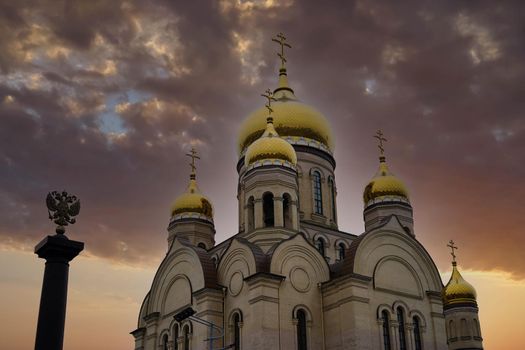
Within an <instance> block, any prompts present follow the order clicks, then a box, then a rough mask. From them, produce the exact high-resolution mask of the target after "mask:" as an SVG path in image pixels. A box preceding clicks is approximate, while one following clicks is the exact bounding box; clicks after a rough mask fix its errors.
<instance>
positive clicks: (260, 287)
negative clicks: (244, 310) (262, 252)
mask: <svg viewBox="0 0 525 350" xmlns="http://www.w3.org/2000/svg"><path fill="white" fill-rule="evenodd" d="M283 279H284V277H282V276H278V275H273V274H266V273H258V274H255V275H252V276H250V277H248V278H247V279H246V280H245V281H246V284H247V287H248V288H249V291H248V293H249V297H248V298H249V299H248V303H249V304H250V305H251V311H252V313H253V315H257V316H256V317H252V318H250V319H249V322H250V324H246V327H247V329H251V330H252V332H251V333H250V336H249V337H247V338H246V342H243V343H244V344H245V347H246V348H248V349H251V350H263V349H279V348H280V344H279V330H280V329H279V286H280V284H281V282H282V280H283ZM247 321H248V318H246V319H245V321H244V322H245V323H246V322H247Z"/></svg>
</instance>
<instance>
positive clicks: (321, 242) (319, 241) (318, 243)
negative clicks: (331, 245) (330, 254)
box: [315, 237, 325, 256]
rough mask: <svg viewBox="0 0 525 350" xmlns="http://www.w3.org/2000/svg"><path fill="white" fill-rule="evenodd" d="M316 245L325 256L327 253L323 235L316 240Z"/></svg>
mask: <svg viewBox="0 0 525 350" xmlns="http://www.w3.org/2000/svg"><path fill="white" fill-rule="evenodd" d="M315 247H316V248H317V250H318V251H319V254H321V255H322V256H324V253H325V249H324V240H323V239H322V238H321V237H318V238H317V240H316V241H315Z"/></svg>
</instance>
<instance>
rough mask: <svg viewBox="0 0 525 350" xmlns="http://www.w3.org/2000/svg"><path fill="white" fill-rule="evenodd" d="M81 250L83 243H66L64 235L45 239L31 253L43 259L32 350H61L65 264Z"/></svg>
mask: <svg viewBox="0 0 525 350" xmlns="http://www.w3.org/2000/svg"><path fill="white" fill-rule="evenodd" d="M83 249H84V243H83V242H77V241H72V240H69V239H68V238H67V237H66V236H65V235H64V234H57V235H54V236H47V237H46V238H44V239H43V240H42V241H41V242H40V243H38V245H37V246H36V247H35V254H37V255H38V257H39V258H42V259H46V267H45V271H44V282H43V284H42V294H41V296H40V309H39V312H38V325H37V330H36V341H35V350H47V349H54V350H55V349H56V350H61V349H62V346H63V343H64V326H65V321H66V304H67V284H68V277H69V262H70V261H71V260H73V259H74V258H75V257H76V256H77V255H78V254H79V253H80V252H81V251H82V250H83Z"/></svg>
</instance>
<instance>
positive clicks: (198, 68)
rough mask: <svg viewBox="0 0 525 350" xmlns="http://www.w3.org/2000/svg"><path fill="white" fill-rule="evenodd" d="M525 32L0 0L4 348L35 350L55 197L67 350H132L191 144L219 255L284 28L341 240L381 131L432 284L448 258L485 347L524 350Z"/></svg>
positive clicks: (252, 9)
mask: <svg viewBox="0 0 525 350" xmlns="http://www.w3.org/2000/svg"><path fill="white" fill-rule="evenodd" d="M523 23H525V2H523V1H505V2H494V1H475V2H474V1H456V0H450V1H420V0H413V1H403V2H397V1H396V2H393V1H387V0H383V1H379V0H377V1H366V0H361V1H330V2H329V5H328V3H326V2H320V1H299V0H295V1H294V0H285V1H277V0H274V1H271V0H265V1H262V0H261V1H257V0H253V1H241V0H237V1H235V0H231V1H229V0H220V1H211V0H210V1H167V0H166V1H162V0H156V1H140V0H137V1H121V0H114V1H102V0H101V1H95V0H90V1H87V0H85V1H55V0H44V1H33V0H22V1H16V2H15V1H2V0H0V266H1V268H0V310H2V315H3V316H4V320H7V321H6V322H4V323H3V324H2V327H0V339H2V348H5V349H28V348H31V347H33V346H34V337H35V331H36V330H35V329H36V319H37V313H38V304H39V298H40V288H41V283H42V272H43V268H44V262H43V261H41V260H39V259H38V258H37V257H36V255H34V254H33V253H32V250H33V248H34V246H35V245H36V244H37V243H38V242H39V241H40V240H41V239H42V238H43V237H44V236H45V235H46V234H50V233H52V232H53V225H52V223H51V222H50V221H49V220H48V219H47V211H46V207H45V196H46V194H47V193H48V192H49V191H52V190H62V189H66V190H67V191H69V192H71V193H73V194H75V195H77V196H78V197H79V198H80V200H81V202H82V209H81V212H80V216H79V218H78V223H77V224H75V225H74V226H73V227H72V228H70V229H69V231H68V232H70V233H69V236H70V238H72V239H76V240H80V241H83V242H85V246H86V250H85V251H84V252H83V253H82V254H81V256H80V257H78V258H77V259H76V260H74V261H73V263H72V264H71V275H70V283H69V300H68V316H67V324H66V337H65V346H64V348H65V349H93V348H97V349H102V348H101V347H100V343H99V342H100V339H104V343H107V344H111V347H109V348H108V349H131V348H132V347H133V339H132V336H131V335H129V332H130V331H132V330H134V329H135V328H136V323H137V315H138V311H139V307H140V304H141V302H142V298H143V297H144V295H145V294H146V292H147V290H148V289H149V287H150V284H151V281H152V279H153V276H154V273H155V271H156V267H157V266H158V264H159V263H160V261H161V260H162V257H163V255H164V254H165V252H166V249H167V242H166V239H167V232H166V227H167V225H168V220H169V208H170V205H171V203H172V201H173V200H174V199H175V197H176V196H177V195H178V194H180V193H181V192H182V191H183V190H184V189H185V186H186V183H187V178H188V174H189V166H188V165H187V163H188V160H187V159H185V157H184V154H185V153H187V151H188V149H189V148H190V147H191V146H195V147H196V148H197V149H198V150H199V153H200V155H201V160H200V161H199V163H198V170H197V176H198V181H199V186H200V188H201V190H202V191H203V192H204V194H206V196H207V197H209V198H210V199H211V201H212V204H213V205H214V211H215V224H216V229H217V235H216V241H217V242H221V241H223V240H224V239H226V238H228V237H230V236H232V235H233V234H235V233H237V226H238V222H237V199H236V193H237V173H236V168H235V167H236V163H237V159H238V154H237V133H238V127H239V124H240V122H241V121H242V120H243V119H244V118H246V116H247V115H248V114H249V113H250V112H251V111H252V110H254V109H256V108H258V107H260V106H261V105H262V104H263V103H264V101H263V99H262V98H261V97H260V94H261V93H262V92H263V91H264V90H266V89H267V88H274V87H275V86H276V83H277V71H278V64H279V62H278V60H277V57H276V51H277V47H276V46H275V44H274V43H272V42H271V40H270V39H271V37H273V36H274V35H275V34H276V33H277V32H280V31H282V32H284V33H286V35H287V37H288V39H289V41H290V43H291V44H292V46H293V48H292V49H291V50H290V51H289V54H288V75H289V80H290V84H291V86H292V87H293V88H294V90H295V92H296V95H297V96H298V98H299V99H301V100H302V101H304V102H306V103H308V104H311V105H313V106H315V107H316V108H317V109H319V110H320V111H322V112H323V114H324V115H325V116H326V118H327V120H328V121H329V122H330V123H331V126H332V129H333V130H334V133H335V154H334V156H335V159H336V161H337V167H336V181H337V190H338V212H339V228H340V229H341V230H343V231H346V232H350V233H353V234H360V233H361V232H362V231H363V219H362V210H363V204H362V191H363V187H364V186H365V184H366V183H367V182H368V180H369V179H370V178H371V177H372V176H373V174H374V173H375V171H376V169H377V162H378V161H377V148H376V146H375V142H374V139H373V138H372V135H373V134H374V133H375V131H376V130H377V129H382V130H383V132H384V133H385V135H386V138H387V139H388V142H387V144H386V156H387V159H388V162H389V165H390V168H391V169H392V171H393V172H394V173H395V174H396V175H397V176H399V177H400V178H401V179H403V181H404V182H405V184H406V185H407V187H408V189H409V191H410V199H411V203H412V205H413V207H414V218H415V234H416V238H417V239H418V240H419V241H420V242H421V243H422V244H423V245H424V246H425V247H426V248H427V250H428V251H429V253H430V255H431V256H432V257H433V258H434V260H435V261H436V264H437V266H438V268H439V269H440V271H441V272H442V276H443V281H444V283H446V282H447V281H448V277H449V274H450V255H449V250H448V249H447V248H446V243H447V242H448V241H449V240H450V239H454V240H455V241H456V243H457V244H458V245H459V247H460V248H459V250H458V252H457V255H458V261H459V266H460V268H461V271H462V274H463V276H464V277H465V278H466V279H467V280H468V281H469V282H470V283H471V284H473V285H474V286H475V287H476V289H477V291H478V303H479V307H480V320H481V327H482V333H483V336H484V340H485V341H484V345H485V347H486V349H488V350H499V349H501V350H518V349H519V350H521V349H523V347H524V346H523V340H522V337H520V336H521V333H522V332H523V331H522V329H521V328H522V327H521V324H522V320H523V315H524V313H525V303H524V302H523V300H524V297H525V254H523V247H525V234H524V232H523V227H525V201H524V200H523V198H524V197H525V186H523V179H524V178H525V162H524V161H523V160H524V159H525V98H524V96H525V30H524V27H523Z"/></svg>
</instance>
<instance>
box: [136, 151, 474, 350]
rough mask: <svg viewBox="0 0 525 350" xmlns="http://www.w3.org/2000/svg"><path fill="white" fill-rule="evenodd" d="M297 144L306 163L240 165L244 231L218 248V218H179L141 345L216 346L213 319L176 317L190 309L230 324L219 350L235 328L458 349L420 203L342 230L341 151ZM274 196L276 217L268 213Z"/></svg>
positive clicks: (329, 344)
mask: <svg viewBox="0 0 525 350" xmlns="http://www.w3.org/2000/svg"><path fill="white" fill-rule="evenodd" d="M296 150H297V154H298V159H299V161H298V164H297V166H296V167H295V166H292V165H287V166H285V165H284V164H280V165H279V164H277V165H275V164H272V163H269V164H266V165H265V164H259V165H258V166H252V167H251V168H250V169H245V168H244V166H241V167H240V169H239V192H238V198H239V227H240V232H239V233H237V234H236V235H234V236H232V237H231V238H230V239H228V240H226V241H224V242H222V243H220V244H218V245H215V246H213V244H214V235H215V231H214V229H213V223H212V222H209V221H206V220H203V219H200V218H198V217H197V218H192V217H191V216H190V217H186V218H184V219H181V220H180V221H177V220H174V221H172V222H171V224H170V229H169V239H168V241H169V250H168V253H167V255H166V257H165V259H164V261H163V262H162V263H161V265H160V267H159V269H158V271H157V274H156V276H155V278H154V281H153V284H152V286H151V290H150V292H149V293H148V295H147V296H146V298H145V300H144V303H143V305H142V308H141V310H140V316H139V322H138V328H137V330H135V331H133V332H132V334H133V336H134V337H135V341H136V346H135V349H137V350H139V349H140V350H142V349H144V350H153V349H164V348H166V349H186V347H188V349H195V350H197V349H208V348H209V343H208V342H206V341H205V339H207V338H208V328H207V327H206V326H204V325H201V324H199V323H196V322H192V321H190V320H185V321H182V322H181V323H180V324H179V323H178V322H176V321H175V320H174V315H175V314H176V313H177V312H178V311H180V310H182V309H184V308H185V307H188V306H191V307H193V308H194V310H196V312H197V313H196V316H198V317H200V318H202V319H205V320H207V321H210V322H213V323H214V324H216V325H217V326H219V327H221V328H223V329H224V338H223V339H218V340H216V341H214V344H213V346H214V349H219V348H221V347H223V346H227V345H230V344H233V343H235V341H236V339H235V338H236V337H235V333H236V332H238V337H237V338H238V339H237V340H238V344H237V345H236V346H237V348H238V349H251V350H256V349H282V350H288V349H301V347H304V345H306V348H307V349H320V350H321V349H325V350H336V349H355V350H378V349H385V345H387V346H388V344H389V346H390V349H392V350H394V349H395V350H402V349H407V350H417V349H424V350H445V349H449V347H448V345H447V329H446V325H445V316H444V313H443V304H442V301H441V294H440V293H441V290H442V288H443V285H442V282H441V279H440V276H439V273H438V270H437V268H436V266H435V265H434V263H433V261H432V258H431V257H430V256H429V254H428V253H427V251H426V250H425V249H424V247H423V246H422V245H421V244H420V243H419V242H418V241H417V236H416V235H415V232H414V230H413V221H412V209H411V207H410V204H409V203H404V206H403V205H401V204H399V203H396V202H387V203H384V204H385V205H381V203H375V204H374V205H375V207H374V206H372V207H368V208H367V210H366V211H365V221H366V222H367V224H366V227H367V231H366V232H364V233H362V234H361V235H358V236H356V235H353V234H350V233H346V232H342V231H339V230H338V229H337V212H336V210H335V208H333V207H332V206H333V204H335V203H336V198H335V194H336V189H335V180H334V163H335V162H334V161H333V158H332V156H331V155H330V154H329V153H328V152H324V153H321V152H319V151H316V152H303V151H304V150H305V148H304V147H303V148H301V147H297V148H296ZM312 171H319V173H320V174H321V186H322V187H321V189H322V191H321V193H322V207H323V212H322V213H315V212H314V210H315V209H314V202H313V200H312V198H313V193H312V188H313V187H312V186H313V185H312V175H311V174H312ZM328 179H330V183H329V181H328ZM266 193H271V194H272V196H273V198H272V202H271V206H272V209H273V221H265V220H267V219H268V218H267V217H266V218H265V215H266V214H265V213H264V210H265V207H264V205H265V203H264V199H263V196H264V195H265V194H266ZM331 196H334V197H333V198H331ZM250 198H251V199H250ZM283 198H286V201H285V200H284V199H283ZM283 202H286V203H285V204H283ZM332 203H333V204H332ZM268 205H270V204H268V203H267V204H266V206H267V207H266V208H267V209H266V210H269V209H268ZM320 239H321V240H323V243H322V247H321V246H320V244H319V240H320ZM198 243H201V246H200V247H199V246H197V245H198ZM202 244H204V247H203V246H202ZM322 248H324V253H321V249H322ZM343 248H344V249H343ZM399 310H402V313H403V321H402V322H400V320H399V318H398V312H399ZM385 314H386V315H388V321H387V324H388V327H387V329H388V332H387V333H388V334H387V337H388V341H387V343H388V344H387V343H385V327H384V324H385V321H384V318H383V315H385ZM303 315H304V316H305V318H306V319H305V320H303V318H301V317H303ZM458 317H459V316H458ZM470 318H472V317H470ZM416 319H417V322H418V324H417V325H415V322H416ZM469 320H470V319H469ZM476 320H477V319H476ZM470 321H471V322H474V321H472V320H470ZM458 322H461V321H458ZM476 322H477V321H476ZM401 323H402V325H401ZM235 324H237V326H235ZM300 327H303V328H300ZM400 327H401V328H402V329H403V330H404V332H400ZM477 327H478V328H477V329H479V323H478V326H477ZM303 329H304V330H305V334H304V336H302V333H301V334H298V332H302V330H303ZM415 329H416V331H418V333H419V334H418V335H415ZM449 332H450V330H449ZM454 332H455V331H454ZM402 333H403V334H402ZM474 335H475V336H480V334H479V333H476V334H474ZM301 336H302V337H303V338H305V341H306V344H302V343H301V344H299V342H301V341H302V340H300V338H301ZM458 336H459V335H458ZM402 338H404V339H405V341H404V343H405V344H406V346H404V347H403V346H401V344H400V342H402ZM449 338H450V337H449ZM416 342H418V344H416ZM232 348H234V347H232ZM450 349H456V347H451V348H450Z"/></svg>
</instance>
